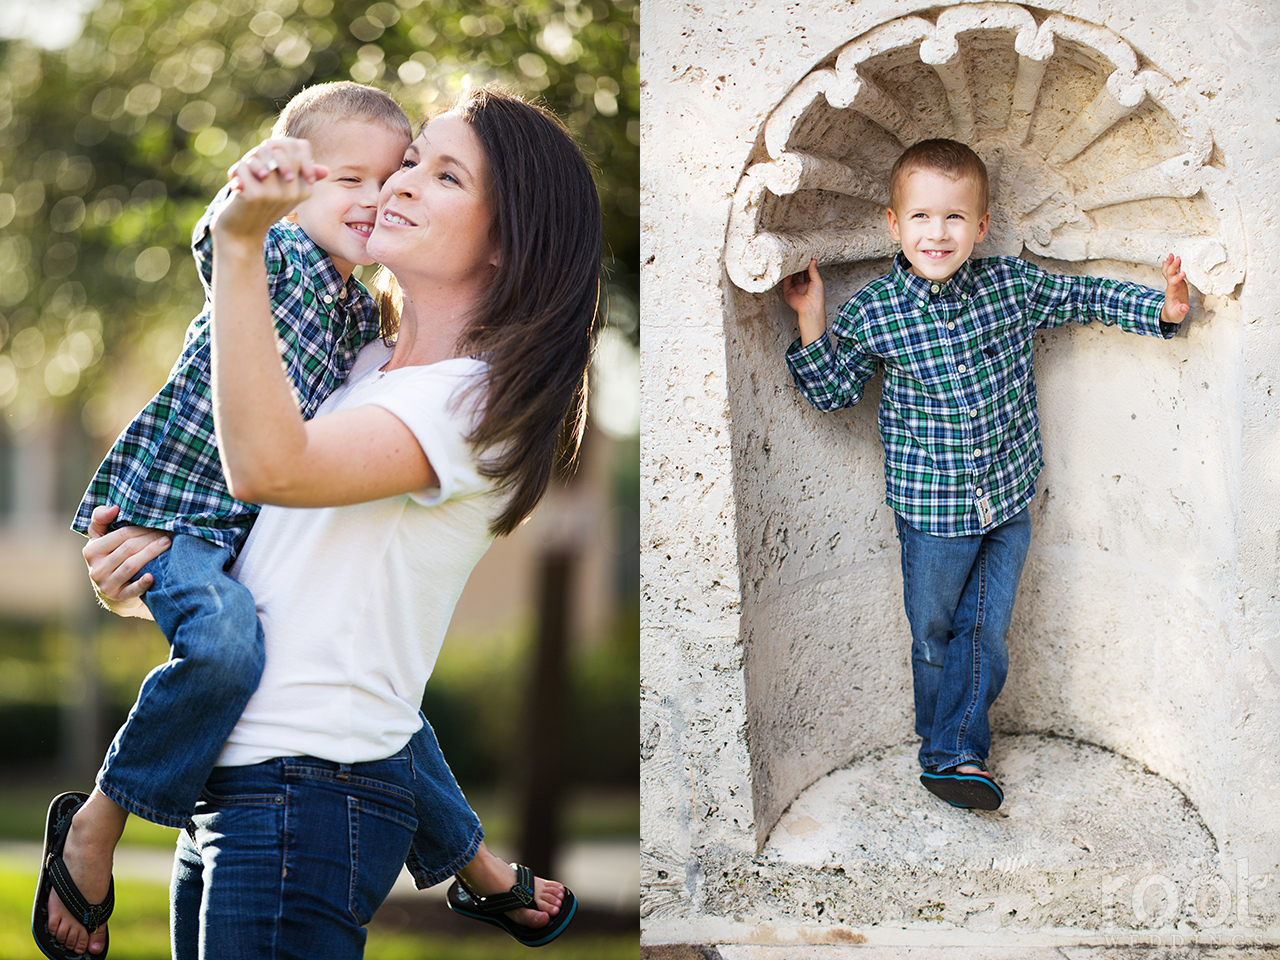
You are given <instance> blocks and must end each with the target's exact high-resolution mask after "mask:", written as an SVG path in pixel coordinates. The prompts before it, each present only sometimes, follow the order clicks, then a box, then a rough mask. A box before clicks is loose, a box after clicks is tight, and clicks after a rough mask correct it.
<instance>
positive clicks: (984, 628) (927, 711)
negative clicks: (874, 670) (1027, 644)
mask: <svg viewBox="0 0 1280 960" xmlns="http://www.w3.org/2000/svg"><path fill="white" fill-rule="evenodd" d="M895 516H896V515H895ZM896 519H897V526H898V541H899V543H900V544H901V546H902V593H903V600H904V601H905V604H906V609H907V621H908V622H909V623H910V624H911V672H912V679H913V686H914V690H915V706H916V733H917V734H919V735H920V738H921V744H920V755H919V757H920V765H921V766H923V767H926V768H929V767H938V768H943V767H951V766H955V765H956V764H960V763H971V762H973V761H985V760H986V758H987V754H988V753H989V752H990V750H991V726H990V724H989V722H988V720H987V712H988V711H989V710H990V709H991V705H992V704H993V703H994V702H995V699H996V697H997V696H998V695H999V693H1000V690H1001V688H1002V687H1003V686H1004V681H1005V677H1006V676H1007V675H1008V672H1009V651H1008V647H1007V646H1006V645H1005V636H1006V634H1008V632H1009V622H1010V620H1011V619H1012V618H1013V601H1014V597H1015V595H1016V594H1017V592H1018V581H1019V580H1020V579H1021V577H1022V564H1023V562H1024V561H1025V560H1026V557H1027V548H1028V546H1029V545H1030V543H1031V518H1030V517H1029V516H1028V514H1027V511H1026V510H1023V511H1022V512H1021V513H1019V514H1018V515H1017V516H1015V517H1013V518H1012V519H1011V520H1008V521H1006V522H1004V523H1002V524H1001V525H1000V526H998V527H996V528H994V529H993V530H990V531H988V532H987V533H985V534H981V535H978V536H963V537H935V536H931V535H930V534H927V533H923V532H921V531H919V530H917V529H915V528H914V527H912V526H910V525H909V524H907V523H906V522H904V521H903V520H902V518H901V517H897V518H896Z"/></svg>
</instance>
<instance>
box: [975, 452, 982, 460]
mask: <svg viewBox="0 0 1280 960" xmlns="http://www.w3.org/2000/svg"><path fill="white" fill-rule="evenodd" d="M973 456H974V458H975V459H976V458H977V457H980V456H982V451H981V450H975V451H973Z"/></svg>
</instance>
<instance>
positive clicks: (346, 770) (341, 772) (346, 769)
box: [337, 763, 351, 780]
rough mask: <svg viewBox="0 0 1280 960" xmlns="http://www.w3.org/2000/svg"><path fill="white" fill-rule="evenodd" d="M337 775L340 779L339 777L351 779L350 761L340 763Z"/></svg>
mask: <svg viewBox="0 0 1280 960" xmlns="http://www.w3.org/2000/svg"><path fill="white" fill-rule="evenodd" d="M337 776H338V779H339V780H350V779H351V764H349V763H340V764H338V773H337Z"/></svg>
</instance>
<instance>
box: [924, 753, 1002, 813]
mask: <svg viewBox="0 0 1280 960" xmlns="http://www.w3.org/2000/svg"><path fill="white" fill-rule="evenodd" d="M967 763H970V764H972V765H973V766H978V764H976V763H973V761H967ZM963 765H964V764H957V765H956V766H955V767H947V768H946V769H944V770H926V771H925V772H924V773H922V774H920V782H921V783H922V784H924V787H925V789H926V790H928V791H929V792H930V793H932V794H933V795H934V796H935V797H938V798H939V799H942V800H945V801H947V803H949V804H951V805H952V806H953V807H963V808H964V809H966V810H970V809H977V810H996V809H998V808H999V806H1000V804H1001V803H1002V802H1003V801H1004V792H1003V791H1002V790H1001V789H1000V787H999V786H998V785H997V784H996V782H995V780H993V779H992V777H991V774H989V773H987V772H986V770H985V769H984V770H983V771H982V773H959V772H958V771H957V767H959V766H963Z"/></svg>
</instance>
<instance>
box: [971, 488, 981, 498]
mask: <svg viewBox="0 0 1280 960" xmlns="http://www.w3.org/2000/svg"><path fill="white" fill-rule="evenodd" d="M973 492H974V494H975V495H977V496H979V497H980V496H982V488H981V487H979V488H978V489H977V490H975V491H973Z"/></svg>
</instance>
